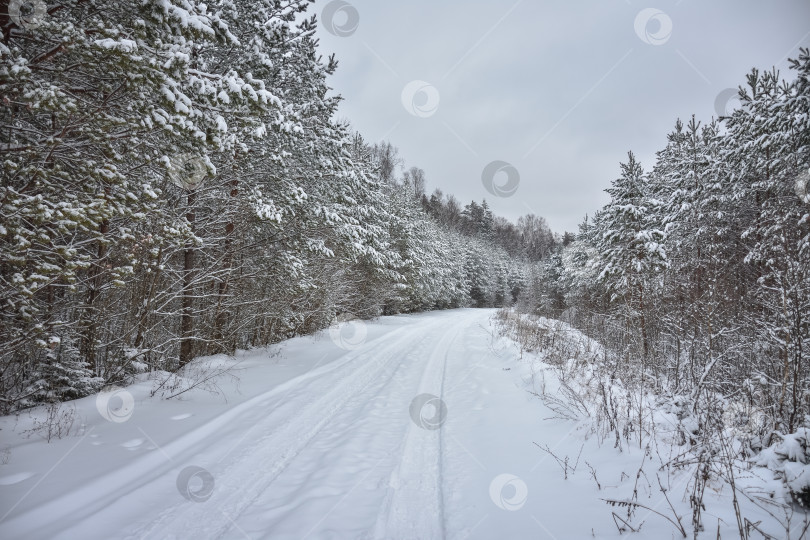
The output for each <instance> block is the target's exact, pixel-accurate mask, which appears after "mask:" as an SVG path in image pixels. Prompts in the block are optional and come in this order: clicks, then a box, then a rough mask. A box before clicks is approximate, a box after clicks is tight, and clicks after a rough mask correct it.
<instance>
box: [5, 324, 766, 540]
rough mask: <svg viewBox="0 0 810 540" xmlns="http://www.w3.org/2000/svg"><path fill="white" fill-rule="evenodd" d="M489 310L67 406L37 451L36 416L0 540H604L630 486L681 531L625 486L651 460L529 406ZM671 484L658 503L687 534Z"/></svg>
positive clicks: (231, 361) (527, 378)
mask: <svg viewBox="0 0 810 540" xmlns="http://www.w3.org/2000/svg"><path fill="white" fill-rule="evenodd" d="M493 314H494V310H473V309H469V310H451V311H441V312H432V313H425V314H420V315H404V316H395V317H383V318H381V319H379V320H376V321H374V322H368V323H362V322H357V321H355V322H353V323H348V324H346V325H344V327H342V328H340V329H337V330H333V331H332V332H331V333H330V332H328V331H325V332H321V333H320V334H318V335H317V336H315V337H301V338H295V339H292V340H289V341H286V342H284V343H281V344H279V345H276V346H273V347H270V348H267V349H260V350H252V351H247V352H240V353H239V354H237V355H235V357H225V356H217V357H210V358H204V359H198V360H197V361H196V362H195V364H194V366H193V367H192V369H191V370H190V372H189V374H188V375H189V376H190V377H193V375H194V369H198V370H199V369H202V368H203V367H205V368H206V370H207V371H210V370H212V369H216V368H220V369H221V368H223V367H229V366H230V367H232V370H231V371H230V372H229V374H227V375H223V376H220V377H218V378H217V379H216V380H215V381H213V382H209V383H206V384H205V385H201V386H200V387H198V388H195V389H193V390H191V391H188V392H185V393H183V394H180V395H179V396H177V397H174V398H172V399H163V398H161V395H163V396H169V395H171V394H173V393H176V390H174V391H173V390H172V389H171V388H168V386H170V385H165V386H164V388H162V389H160V390H159V391H158V392H157V394H156V395H155V396H154V397H150V394H151V392H152V390H154V389H155V388H156V386H157V383H156V382H155V380H144V381H142V382H140V383H138V384H135V385H133V386H130V387H128V388H126V389H123V390H120V391H118V393H117V394H111V393H107V394H102V395H100V396H99V397H91V398H85V399H82V400H78V401H76V402H73V403H71V404H70V406H71V407H74V408H75V420H74V422H73V425H72V428H71V430H70V432H69V434H68V435H67V436H63V437H62V438H61V439H56V438H54V439H53V440H52V441H51V442H50V443H47V442H45V441H44V440H43V439H42V433H43V430H42V429H39V431H36V430H34V431H32V429H34V428H35V427H36V426H35V425H34V424H35V422H41V421H42V415H43V414H44V413H43V412H42V411H37V412H34V413H28V412H26V413H23V414H21V415H19V417H6V418H2V419H0V429H1V430H2V431H0V435H1V436H2V442H1V443H0V452H2V457H3V461H4V463H3V464H2V465H0V538H4V539H11V538H25V539H36V538H104V539H109V538H145V539H154V538H195V539H196V538H274V539H275V538H278V539H302V538H312V539H316V538H329V539H332V538H387V539H432V538H448V539H456V538H458V539H461V538H481V539H493V538H499V539H507V538H508V539H513V538H514V539H521V538H533V539H534V538H552V539H567V538H592V537H596V538H617V537H620V536H621V535H620V533H619V530H618V528H617V525H616V523H615V522H614V518H613V516H612V514H611V512H614V511H615V512H616V513H617V514H618V515H620V516H623V517H626V513H627V510H626V508H611V507H609V506H607V505H606V504H605V502H604V501H602V500H600V498H613V499H627V498H630V497H631V496H632V493H633V489H634V487H635V488H636V489H637V493H638V496H637V500H638V501H639V502H641V503H642V504H644V505H646V506H648V507H649V508H652V509H654V510H657V511H659V512H661V513H662V514H665V515H670V517H672V518H673V519H676V518H674V516H673V515H672V513H671V512H670V510H669V506H668V503H667V502H666V499H665V498H664V496H663V494H662V493H661V491H660V489H659V487H658V485H657V482H656V480H655V477H654V472H650V471H654V470H655V469H654V468H652V469H650V471H648V472H647V473H646V475H645V476H644V477H642V478H641V479H639V480H637V477H638V471H639V467H640V465H641V464H642V462H644V461H645V460H647V461H650V459H649V458H648V457H645V455H646V454H647V453H645V451H644V450H639V449H638V448H636V449H635V450H634V449H632V448H626V447H625V448H624V449H623V451H621V452H619V451H618V450H616V449H614V448H612V446H611V445H610V444H605V445H602V446H599V445H598V444H597V442H596V440H595V439H596V438H595V437H589V436H588V434H589V433H590V430H589V423H588V422H587V420H580V421H574V420H563V419H559V418H557V419H553V418H552V419H550V418H551V417H554V416H556V415H555V413H554V412H553V411H551V410H550V409H549V408H547V407H546V406H545V405H544V404H543V402H542V400H540V399H538V398H537V397H536V396H534V395H532V393H530V392H529V391H528V390H536V389H537V370H538V369H540V368H541V367H542V366H540V367H538V366H539V365H538V364H537V362H536V361H532V360H531V358H530V357H528V356H526V357H524V358H523V359H521V358H520V353H519V351H518V348H517V347H516V346H514V345H513V344H511V343H510V342H507V341H506V340H505V339H503V338H497V337H495V336H494V329H493V326H492V324H491V321H490V318H491V317H492V315H493ZM546 381H547V385H548V386H547V387H546V390H547V391H552V392H553V388H554V382H553V377H552V376H551V375H550V374H549V375H548V376H546ZM180 382H185V381H180ZM130 398H131V399H130ZM535 443H537V444H535ZM537 445H541V446H544V447H548V448H549V449H551V450H552V451H553V453H554V454H555V455H557V456H558V457H559V458H561V459H564V458H565V457H566V456H568V457H569V461H570V463H569V465H570V467H571V468H574V467H576V470H575V471H570V472H569V475H568V478H567V479H565V478H564V476H563V471H562V468H561V467H560V465H559V464H558V463H557V461H556V460H555V458H554V457H552V456H551V455H550V454H549V453H548V452H545V451H543V450H541V449H540V448H538V446H537ZM591 468H592V470H593V471H594V473H593V474H591V472H590V471H591ZM594 475H595V477H594ZM676 481H677V478H676ZM687 481H688V477H687V475H684V476H683V479H682V482H683V484H684V485H685V484H686V482H687ZM597 482H598V484H599V486H597ZM684 485H678V486H672V489H671V490H670V492H669V493H670V498H671V499H672V502H673V503H674V505H675V506H676V510H677V511H678V512H680V513H681V514H682V517H683V519H684V525H686V526H687V530H688V523H689V518H690V516H689V515H688V514H685V513H684V512H688V508H689V505H688V501H686V500H685V499H684V497H685V490H684ZM710 497H711V494H709V495H707V500H709V498H710ZM710 514H711V512H710ZM712 515H713V516H714V514H712ZM717 517H720V519H722V520H723V526H722V529H723V530H724V531H733V530H735V528H736V525H735V524H734V517H733V514H730V513H729V512H728V511H724V513H722V514H718V515H717ZM766 517H767V516H766ZM712 519H713V518H712ZM632 522H633V523H634V524H635V525H634V527H635V526H637V525H638V524H639V523H641V522H644V524H643V526H642V527H641V530H640V532H639V533H638V534H635V535H633V537H635V538H655V539H659V538H679V537H681V534H680V533H679V532H677V530H676V528H675V527H674V526H673V525H672V524H670V523H668V522H667V521H666V519H664V518H663V517H660V516H658V515H657V514H654V513H653V512H648V510H645V509H637V510H636V512H635V515H634V519H633V520H632ZM705 522H706V523H707V533H706V534H708V535H709V537H711V538H715V533H714V530H713V528H716V526H717V523H716V520H715V521H711V520H710V519H709V518H708V517H707V518H706V520H705ZM619 523H621V522H619ZM710 531H711V532H710ZM723 537H724V538H725V537H726V536H725V535H724V536H723Z"/></svg>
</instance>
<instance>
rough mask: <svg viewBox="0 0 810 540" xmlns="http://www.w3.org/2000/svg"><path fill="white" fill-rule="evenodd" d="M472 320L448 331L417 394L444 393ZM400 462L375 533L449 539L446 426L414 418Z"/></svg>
mask: <svg viewBox="0 0 810 540" xmlns="http://www.w3.org/2000/svg"><path fill="white" fill-rule="evenodd" d="M468 324H469V322H468V321H467V320H465V319H463V320H462V322H460V323H457V324H456V325H455V326H454V327H453V329H452V331H451V332H448V333H445V335H443V336H442V338H441V339H440V340H439V342H438V343H437V344H436V346H435V347H434V349H433V352H432V353H431V355H430V358H429V360H428V362H427V365H426V366H425V368H424V371H423V373H422V378H421V380H420V382H419V388H418V390H417V392H416V393H415V394H414V395H418V394H423V393H429V394H434V395H437V396H438V397H439V398H440V399H443V398H444V379H445V373H446V368H447V355H448V354H449V351H450V348H451V346H452V344H453V343H454V342H455V340H456V339H457V337H458V335H459V334H460V333H461V332H462V331H463V329H464V328H465V327H466V326H468ZM402 448H403V450H402V455H401V459H400V463H399V465H398V466H397V468H396V469H395V470H394V472H393V473H392V475H391V477H390V479H389V486H390V487H389V489H388V492H387V493H386V497H385V500H384V502H383V505H382V507H381V509H380V514H379V516H378V519H377V523H376V524H375V526H374V531H373V537H374V538H379V539H382V538H431V539H433V538H444V537H445V529H444V498H443V495H442V485H443V480H442V429H441V428H440V429H436V430H428V429H424V428H421V427H419V426H417V425H416V424H415V423H411V425H410V426H409V428H408V431H407V433H406V436H405V440H404V442H403V444H402Z"/></svg>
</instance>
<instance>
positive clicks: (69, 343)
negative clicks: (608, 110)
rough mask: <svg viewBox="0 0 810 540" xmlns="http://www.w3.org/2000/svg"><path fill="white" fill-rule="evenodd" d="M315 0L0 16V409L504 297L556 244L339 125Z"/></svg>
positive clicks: (544, 231) (64, 9)
mask: <svg viewBox="0 0 810 540" xmlns="http://www.w3.org/2000/svg"><path fill="white" fill-rule="evenodd" d="M309 5H310V2H308V1H298V0H296V1H292V2H275V1H274V2H262V3H257V2H234V3H232V4H230V5H229V6H228V7H226V8H223V9H221V10H218V11H217V12H216V13H214V12H208V11H206V8H205V6H203V5H201V4H200V5H194V6H192V5H190V4H189V5H186V4H184V3H180V4H179V5H174V4H171V3H166V2H144V3H123V4H122V3H120V2H118V1H117V0H109V1H104V2H92V3H86V2H74V3H68V4H62V5H60V6H59V8H56V9H55V10H54V12H53V13H51V14H50V15H51V16H50V17H48V19H47V21H45V22H44V23H43V25H42V26H40V27H39V28H37V31H36V33H31V32H24V31H23V29H20V28H15V27H13V26H8V25H6V26H4V28H7V29H9V30H8V31H7V33H6V35H5V39H4V42H3V43H0V54H2V58H3V63H2V68H0V69H2V71H0V77H1V78H2V92H3V101H4V103H3V106H2V115H3V120H2V126H3V129H2V144H1V145H0V153H2V175H3V182H2V186H1V187H0V190H1V191H0V198H1V199H2V201H3V204H2V209H0V212H2V224H0V250H1V252H0V305H2V324H0V344H2V346H0V358H2V360H0V366H2V371H1V372H0V373H2V376H0V396H2V401H0V410H2V411H3V412H9V411H13V410H16V409H20V408H24V407H27V406H30V405H32V404H35V403H40V402H58V401H62V400H66V399H73V398H77V397H81V396H84V395H88V394H90V393H93V392H95V391H98V390H99V389H100V388H102V386H104V385H105V384H111V383H116V382H124V381H126V380H127V378H128V377H130V376H131V375H133V374H137V373H141V372H147V371H153V370H166V371H174V370H176V369H177V368H178V367H181V366H183V365H184V364H186V363H187V362H189V361H190V360H191V359H192V358H194V357H195V356H198V355H203V354H213V353H217V352H232V351H233V350H234V349H235V348H245V347H250V346H257V345H263V344H268V343H273V342H276V341H279V340H282V339H285V338H289V337H292V336H295V335H300V334H306V333H311V332H314V331H316V330H319V329H322V328H325V327H328V326H329V325H330V324H331V323H332V322H333V321H335V320H336V318H338V319H339V320H343V319H346V318H352V317H358V318H371V317H375V316H378V315H382V314H394V313H401V312H413V311H420V310H428V309H441V308H448V307H459V306H469V305H472V306H478V307H493V306H496V307H500V306H505V305H511V304H512V303H514V301H515V299H516V298H518V296H519V295H520V294H521V290H523V288H524V287H525V281H526V279H527V276H529V274H530V270H529V268H530V263H531V262H533V261H538V260H540V259H542V258H543V257H546V256H548V254H549V253H551V252H552V251H553V249H554V246H556V245H557V243H558V241H559V239H558V238H557V239H555V237H554V235H552V233H551V232H550V230H549V228H548V226H547V225H546V223H545V221H544V220H543V219H542V218H538V217H535V216H532V215H529V216H527V217H526V218H522V219H521V220H520V222H519V223H518V224H517V225H513V224H511V223H509V222H507V221H506V220H503V219H501V218H497V217H494V216H493V215H492V212H491V211H490V210H489V208H488V206H487V203H486V201H482V202H481V203H478V202H475V201H473V202H471V203H470V204H467V205H462V204H460V203H459V202H458V201H457V200H456V199H455V198H453V197H452V196H447V197H445V196H443V195H442V194H441V192H437V193H434V194H433V195H431V196H430V197H429V198H428V197H426V196H425V194H424V186H425V178H424V172H423V171H421V170H420V169H418V168H417V167H409V168H407V169H405V168H404V164H403V163H402V160H401V159H400V158H399V157H398V152H397V149H396V148H395V147H394V146H392V145H391V144H390V143H387V142H383V143H376V144H370V143H368V142H367V141H365V140H364V139H363V137H362V136H361V135H360V134H358V133H356V132H355V131H354V130H353V129H352V128H351V126H350V125H347V124H346V123H339V122H337V121H336V120H334V116H335V110H336V107H337V105H338V102H339V98H338V97H331V96H330V95H329V87H328V81H327V79H328V76H329V75H330V73H332V72H333V71H334V70H335V69H336V66H337V62H336V60H335V59H334V58H332V57H330V58H323V57H322V56H321V55H320V54H319V52H318V50H317V44H318V43H317V39H316V38H315V37H314V33H315V28H316V19H315V17H314V15H313V16H308V15H306V13H305V12H306V10H307V8H308V7H309ZM184 6H185V7H184ZM257 6H259V7H257ZM260 21H269V22H267V23H266V24H264V25H260Z"/></svg>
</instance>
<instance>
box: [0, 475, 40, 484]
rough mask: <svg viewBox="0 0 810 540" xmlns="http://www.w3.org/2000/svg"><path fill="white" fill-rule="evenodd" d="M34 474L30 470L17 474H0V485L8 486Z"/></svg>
mask: <svg viewBox="0 0 810 540" xmlns="http://www.w3.org/2000/svg"><path fill="white" fill-rule="evenodd" d="M32 476H34V473H32V472H21V473H17V474H10V475H8V476H0V486H10V485H12V484H19V483H20V482H22V481H23V480H27V479H29V478H31V477H32Z"/></svg>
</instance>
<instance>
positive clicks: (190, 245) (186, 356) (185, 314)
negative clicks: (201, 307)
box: [180, 191, 195, 367]
mask: <svg viewBox="0 0 810 540" xmlns="http://www.w3.org/2000/svg"><path fill="white" fill-rule="evenodd" d="M194 199H195V195H194V192H193V191H189V192H188V212H187V213H186V219H187V220H188V223H189V228H190V232H191V233H192V234H193V233H194ZM193 283H194V240H193V239H189V240H188V241H187V242H186V249H185V251H184V252H183V293H182V297H181V303H182V312H181V315H180V367H183V366H184V365H186V364H187V363H189V362H190V361H191V358H192V355H193V354H194V313H193V309H194V295H193V290H192V288H193Z"/></svg>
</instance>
